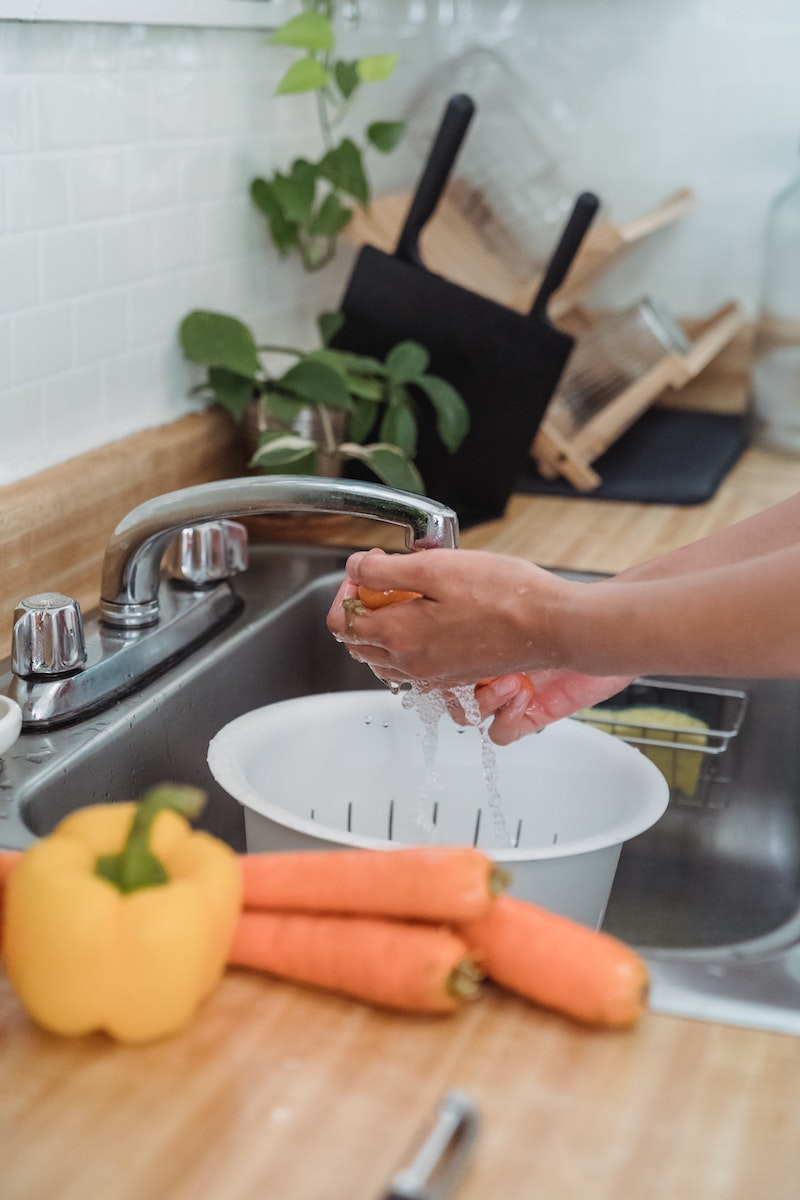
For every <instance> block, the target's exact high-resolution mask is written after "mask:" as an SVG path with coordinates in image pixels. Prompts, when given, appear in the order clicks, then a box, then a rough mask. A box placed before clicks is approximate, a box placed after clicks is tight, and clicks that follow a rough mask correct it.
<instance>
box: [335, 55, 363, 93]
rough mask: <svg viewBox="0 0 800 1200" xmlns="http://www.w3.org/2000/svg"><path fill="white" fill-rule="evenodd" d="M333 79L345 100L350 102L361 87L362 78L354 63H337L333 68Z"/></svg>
mask: <svg viewBox="0 0 800 1200" xmlns="http://www.w3.org/2000/svg"><path fill="white" fill-rule="evenodd" d="M333 77H334V79H335V80H336V86H337V87H338V89H339V91H340V92H341V93H342V96H343V97H344V98H345V100H349V99H350V97H351V96H352V95H353V93H354V92H355V91H356V89H357V88H358V87H360V85H361V78H360V76H359V74H358V71H357V69H356V64H355V63H354V62H344V61H340V62H337V63H336V65H335V67H334V68H333Z"/></svg>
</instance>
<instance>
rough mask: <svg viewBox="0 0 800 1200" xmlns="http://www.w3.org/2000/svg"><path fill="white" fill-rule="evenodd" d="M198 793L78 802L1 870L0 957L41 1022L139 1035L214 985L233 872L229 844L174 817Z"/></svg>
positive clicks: (57, 1029) (237, 878)
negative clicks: (0, 917)
mask: <svg viewBox="0 0 800 1200" xmlns="http://www.w3.org/2000/svg"><path fill="white" fill-rule="evenodd" d="M203 800H204V797H203V793H202V792H199V791H198V790H197V789H195V788H178V787H174V786H171V785H162V786H161V787H158V788H153V789H152V790H151V791H150V792H149V793H147V794H146V795H145V797H144V798H143V799H142V801H141V803H139V804H136V803H120V804H98V805H94V806H91V807H88V808H83V809H79V810H77V811H76V812H74V813H71V814H70V815H69V816H68V817H66V818H65V819H64V820H63V821H62V822H61V823H60V824H59V825H58V826H57V828H56V829H55V830H54V831H53V833H52V834H51V835H50V836H49V837H46V838H44V839H43V840H42V841H41V842H39V843H38V844H37V845H35V846H33V847H31V848H30V849H29V850H27V851H26V852H25V853H24V855H23V856H22V857H21V859H20V860H19V862H18V863H17V864H16V865H15V866H14V867H13V869H12V871H11V873H10V875H9V877H8V880H7V881H6V896H5V920H4V934H3V959H4V963H5V967H6V971H7V974H8V977H9V979H10V981H11V984H12V986H13V988H14V990H15V992H16V993H17V995H18V997H19V999H20V1000H21V1001H22V1004H23V1005H24V1006H25V1008H26V1009H27V1011H28V1013H29V1015H30V1016H31V1017H32V1018H33V1019H34V1020H35V1021H36V1022H37V1023H38V1024H39V1025H41V1026H43V1028H45V1029H48V1030H50V1031H51V1032H53V1033H59V1034H71V1035H79V1034H86V1033H90V1032H92V1031H93V1030H105V1031H106V1032H107V1033H109V1034H111V1036H112V1037H115V1038H117V1039H118V1040H120V1041H123V1042H144V1041H149V1040H151V1039H154V1038H159V1037H163V1036H164V1035H166V1034H169V1033H173V1032H175V1031H177V1030H179V1029H181V1028H182V1027H184V1026H185V1025H186V1024H187V1023H188V1022H189V1021H190V1019H191V1018H192V1016H193V1014H194V1012H195V1011H196V1009H197V1007H198V1005H199V1004H200V1003H201V1001H202V1000H203V999H204V997H206V996H207V995H208V994H209V992H211V990H212V989H213V988H214V986H215V985H216V983H217V982H218V980H219V979H220V977H221V975H222V973H223V971H224V969H225V961H226V956H227V951H228V946H229V944H230V939H231V935H232V933H233V927H234V924H235V921H236V918H237V916H238V913H239V910H240V908H241V874H240V871H239V866H238V862H237V859H236V855H235V854H234V852H233V850H231V849H230V847H228V846H226V845H225V844H224V843H223V842H221V841H219V840H218V839H217V838H214V837H212V836H211V835H210V834H207V833H204V832H202V831H196V830H193V829H192V827H191V826H190V824H189V822H188V820H187V819H186V816H183V815H181V812H183V813H186V814H187V815H188V816H194V815H196V813H197V811H199V807H200V806H202V803H203Z"/></svg>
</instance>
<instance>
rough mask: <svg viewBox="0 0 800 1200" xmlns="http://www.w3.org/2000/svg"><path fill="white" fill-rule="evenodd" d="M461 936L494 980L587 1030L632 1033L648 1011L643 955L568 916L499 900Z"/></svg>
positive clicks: (463, 928) (511, 899)
mask: <svg viewBox="0 0 800 1200" xmlns="http://www.w3.org/2000/svg"><path fill="white" fill-rule="evenodd" d="M457 929H458V932H459V933H460V934H461V935H462V936H463V937H464V938H465V939H466V941H467V943H468V944H469V945H470V946H471V947H472V949H473V950H474V951H475V954H476V957H477V962H478V966H479V967H481V968H482V969H483V970H484V971H485V972H486V974H487V975H488V977H489V978H490V979H492V980H494V981H495V982H496V983H499V984H501V985H502V986H503V987H506V988H508V989H509V991H513V992H517V993H518V994H519V995H521V996H526V997H527V998H528V999H529V1000H533V1001H535V1002H536V1003H537V1004H541V1005H542V1006H543V1007H545V1008H551V1009H555V1010H557V1011H559V1012H562V1013H564V1014H565V1015H566V1016H569V1017H573V1018H574V1019H575V1020H577V1021H581V1022H583V1023H584V1024H586V1025H597V1026H605V1027H608V1028H612V1029H623V1028H627V1027H629V1026H631V1025H633V1024H634V1023H635V1022H636V1021H637V1019H638V1018H639V1017H640V1016H641V1015H642V1013H643V1012H644V1010H645V1008H646V1006H647V995H648V989H649V977H648V973H647V967H646V966H645V964H644V963H643V962H642V960H641V959H640V958H639V957H638V955H637V954H635V953H634V952H633V950H631V949H630V947H629V946H626V945H625V944H624V943H623V942H620V941H617V939H616V938H612V937H610V936H609V935H608V934H606V933H597V932H596V931H595V930H592V929H588V928H587V927H586V926H585V925H579V924H578V923H577V922H575V921H571V920H569V919H568V918H567V917H562V916H560V915H558V914H556V913H552V912H548V911H546V910H545V909H542V908H537V907H536V906H535V905H533V904H529V903H527V902H526V901H524V900H518V899H516V898H515V897H513V896H498V897H497V899H496V901H495V902H494V904H493V905H492V907H491V909H490V910H489V912H488V913H487V915H486V916H485V917H479V918H478V919H477V920H475V921H469V922H465V923H463V924H461V925H459V926H458V927H457Z"/></svg>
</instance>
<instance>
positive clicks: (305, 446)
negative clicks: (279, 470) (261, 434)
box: [250, 433, 317, 467]
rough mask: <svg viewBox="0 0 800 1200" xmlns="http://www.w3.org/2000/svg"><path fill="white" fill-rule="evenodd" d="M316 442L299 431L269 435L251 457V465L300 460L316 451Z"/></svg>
mask: <svg viewBox="0 0 800 1200" xmlns="http://www.w3.org/2000/svg"><path fill="white" fill-rule="evenodd" d="M316 449H317V447H316V443H314V442H312V441H310V440H309V439H308V438H304V437H300V435H299V434H298V433H277V434H274V435H267V438H266V439H265V440H264V441H263V442H262V444H261V445H260V446H259V447H258V449H257V450H256V452H255V454H254V455H253V457H252V458H251V459H250V464H251V466H255V467H267V466H269V467H279V466H286V465H287V464H289V463H296V462H299V461H300V459H302V458H305V457H306V456H307V455H309V454H314V453H316Z"/></svg>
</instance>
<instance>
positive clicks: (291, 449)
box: [180, 311, 469, 494]
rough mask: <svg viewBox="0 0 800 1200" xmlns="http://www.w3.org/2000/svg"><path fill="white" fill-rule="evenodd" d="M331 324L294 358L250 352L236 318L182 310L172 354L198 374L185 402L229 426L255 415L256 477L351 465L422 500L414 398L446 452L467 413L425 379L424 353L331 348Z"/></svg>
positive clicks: (327, 320) (332, 316) (439, 383)
mask: <svg viewBox="0 0 800 1200" xmlns="http://www.w3.org/2000/svg"><path fill="white" fill-rule="evenodd" d="M341 321H342V317H341V314H339V313H323V314H322V315H321V316H320V318H319V320H318V326H319V332H320V345H319V346H318V347H316V348H315V349H313V350H299V349H296V348H295V347H291V346H276V345H264V344H262V345H259V344H258V343H257V341H256V338H255V337H254V335H253V333H252V331H251V330H250V328H249V327H248V326H247V325H246V324H245V323H244V322H243V321H240V320H238V318H236V317H231V316H227V315H225V314H224V313H217V312H208V311H195V312H191V313H189V315H188V316H187V317H185V318H184V320H183V322H182V323H181V327H180V343H181V347H182V349H183V353H184V355H185V356H186V358H187V359H188V360H189V361H190V362H193V363H196V364H198V365H200V366H202V367H204V368H205V369H206V377H205V379H204V380H203V381H202V382H201V383H200V384H199V385H198V386H197V387H196V388H194V389H193V390H194V394H196V395H200V396H203V397H205V398H207V399H209V400H210V401H211V402H212V403H216V404H220V405H222V407H223V408H225V409H226V410H227V411H228V412H229V413H230V414H231V416H232V417H233V418H234V419H235V420H236V421H239V422H243V421H246V420H248V418H249V419H251V420H252V418H253V415H254V414H255V422H254V423H255V425H256V427H257V430H258V438H257V446H256V448H255V450H254V453H253V456H252V460H251V466H253V467H256V468H258V469H259V470H261V471H264V472H282V473H286V472H288V473H290V474H332V473H343V468H344V466H345V465H346V464H348V463H358V464H361V467H362V468H363V467H366V468H367V470H369V471H370V472H371V473H372V474H374V475H375V476H376V477H377V478H378V479H379V480H381V482H382V483H385V484H388V485H389V486H390V487H397V488H402V489H403V490H405V491H410V492H417V493H418V494H424V491H425V483H424V480H423V479H422V478H421V476H420V473H419V471H418V470H417V467H416V466H415V464H414V455H415V452H416V444H417V409H416V402H415V398H414V391H415V389H419V391H420V392H422V393H424V395H425V396H426V397H427V399H428V400H429V401H430V404H431V407H432V409H433V412H434V414H435V418H436V429H437V433H438V436H439V437H440V438H441V441H442V443H443V444H444V445H445V446H446V448H447V449H448V450H449V451H450V452H451V453H454V452H455V451H456V450H457V449H458V447H459V446H460V445H461V443H462V441H463V440H464V437H465V436H466V433H467V430H468V428H469V414H468V411H467V406H466V404H465V403H464V401H463V399H462V397H461V396H460V394H459V393H458V392H457V391H456V389H455V388H454V387H452V385H451V384H449V383H448V382H447V381H446V380H444V379H442V378H441V377H440V376H438V375H432V374H430V373H429V371H428V369H427V368H428V362H429V356H428V352H427V350H425V348H424V346H421V345H420V344H419V343H418V342H413V341H404V342H400V343H398V345H396V346H394V347H393V348H392V350H390V351H389V353H388V354H387V355H386V358H385V359H384V360H383V361H381V360H379V359H377V358H370V357H367V356H364V355H359V354H353V353H350V352H349V351H345V350H336V349H334V348H333V347H331V345H330V344H329V343H330V341H331V339H332V338H333V336H334V334H335V333H336V332H337V331H338V329H339V327H340V324H341ZM287 359H288V365H287ZM276 364H278V365H276ZM309 416H310V417H311V418H312V419H311V420H309Z"/></svg>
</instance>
